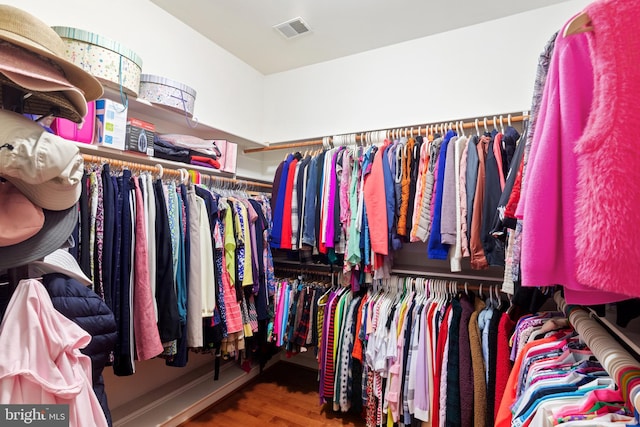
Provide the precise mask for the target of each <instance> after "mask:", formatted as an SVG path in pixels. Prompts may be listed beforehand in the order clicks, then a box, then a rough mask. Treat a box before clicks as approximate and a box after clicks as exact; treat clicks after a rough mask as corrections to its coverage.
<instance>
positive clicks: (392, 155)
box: [270, 119, 523, 290]
mask: <svg viewBox="0 0 640 427" xmlns="http://www.w3.org/2000/svg"><path fill="white" fill-rule="evenodd" d="M494 122H495V123H496V129H493V130H489V129H488V128H486V126H485V132H484V133H481V132H480V129H479V128H478V126H477V124H478V122H477V121H476V129H477V131H476V133H475V134H472V135H466V134H465V133H464V126H459V125H456V126H455V127H454V126H452V125H450V126H449V128H448V129H447V128H446V127H441V128H440V130H437V129H435V130H434V129H433V128H430V130H429V131H427V136H426V137H423V136H417V137H413V136H408V135H406V134H405V135H404V136H398V135H396V138H395V139H394V138H386V136H387V135H382V136H381V138H382V139H376V136H375V135H377V134H376V133H374V136H373V137H372V138H373V139H372V140H371V141H369V142H371V144H365V145H364V146H361V145H348V146H347V143H348V142H350V141H346V139H344V140H343V139H339V138H338V137H334V144H335V145H336V146H334V147H333V148H331V147H330V146H325V148H324V149H323V150H320V151H316V152H314V153H309V152H307V153H304V154H303V153H300V152H297V153H291V154H289V155H288V156H287V157H286V159H285V160H283V161H282V162H281V163H280V164H279V166H278V168H277V169H276V172H275V177H274V181H273V190H272V199H271V200H272V209H273V212H274V223H273V229H272V234H271V241H270V243H271V246H272V247H273V248H278V249H283V250H292V251H298V253H299V256H300V258H301V260H302V261H303V262H304V261H308V260H310V259H311V258H312V257H313V256H314V255H324V256H326V258H327V259H328V261H329V262H331V263H337V264H338V265H344V272H345V273H348V274H352V278H351V281H352V285H353V286H354V290H357V288H358V287H359V286H360V285H362V284H363V283H371V281H372V280H373V279H379V278H388V277H389V276H390V270H391V266H392V264H393V253H394V251H396V250H398V249H400V248H401V247H402V246H403V245H404V244H406V243H409V242H418V241H421V242H425V243H427V250H426V254H425V255H426V256H427V257H428V258H430V259H439V260H447V259H448V260H449V262H450V265H451V270H452V271H454V272H459V271H461V269H462V266H461V260H462V258H463V257H469V258H470V263H471V267H472V268H474V269H485V268H487V267H488V266H489V265H492V266H504V265H505V256H506V251H505V244H506V242H507V241H508V236H509V234H508V231H509V229H510V228H509V227H513V228H514V227H515V219H514V218H515V217H514V216H513V210H514V207H513V204H514V203H515V202H516V201H517V196H518V194H513V195H512V192H511V190H512V188H513V184H514V182H515V179H516V176H517V171H518V168H519V167H520V162H521V158H522V151H523V147H521V148H517V147H520V146H519V145H518V141H520V139H521V135H520V133H519V132H518V131H517V130H516V129H515V128H514V127H512V126H510V123H509V124H508V125H507V126H504V125H503V124H502V120H501V121H500V126H498V125H497V123H498V120H497V119H494ZM485 123H486V121H485ZM498 128H499V129H498ZM419 133H421V132H420V131H419ZM512 196H513V197H512ZM510 203H511V204H510ZM508 274H511V272H509V273H508Z"/></svg>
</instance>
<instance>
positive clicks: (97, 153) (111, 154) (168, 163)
mask: <svg viewBox="0 0 640 427" xmlns="http://www.w3.org/2000/svg"><path fill="white" fill-rule="evenodd" d="M75 144H76V145H77V146H78V148H79V150H80V153H82V155H83V157H84V160H85V162H86V163H91V162H96V163H100V162H101V161H102V160H105V159H106V160H116V161H120V162H123V163H125V164H127V163H128V164H129V165H127V166H129V167H136V165H144V166H146V167H149V168H157V166H158V165H160V166H162V167H163V168H165V169H168V170H178V169H187V170H195V171H198V172H200V173H201V174H203V175H207V176H210V177H211V179H213V180H214V181H215V180H217V179H219V180H221V181H225V182H232V183H240V184H247V185H248V186H254V187H261V188H271V183H270V182H266V181H258V180H255V179H243V178H242V177H238V176H237V175H236V174H232V173H230V172H222V171H220V170H218V169H212V168H205V167H203V166H197V165H190V164H186V163H180V162H174V161H172V160H165V159H159V158H157V157H150V156H147V155H145V154H142V153H135V152H130V151H122V150H116V149H114V148H110V147H102V146H98V145H92V144H83V143H81V142H76V143H75ZM94 158H95V159H94ZM145 169H146V168H145Z"/></svg>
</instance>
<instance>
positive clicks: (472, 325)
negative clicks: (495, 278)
mask: <svg viewBox="0 0 640 427" xmlns="http://www.w3.org/2000/svg"><path fill="white" fill-rule="evenodd" d="M279 286H281V288H279V289H282V291H283V292H284V293H285V297H284V298H280V299H278V300H277V302H276V311H279V310H281V309H282V310H283V311H286V312H288V313H289V317H288V322H283V324H286V325H287V326H286V327H284V328H282V329H281V330H282V331H284V332H283V333H284V334H285V336H284V337H283V341H284V345H285V346H287V345H289V346H290V347H287V349H292V350H293V352H296V351H299V350H300V349H301V348H302V347H305V350H308V347H309V346H313V345H317V347H316V357H317V361H318V367H319V393H320V399H321V403H326V404H328V405H329V406H330V407H332V408H333V410H335V411H337V412H347V411H355V412H356V413H360V414H362V415H363V417H364V418H365V420H366V425H367V426H381V425H393V424H394V423H398V425H412V423H417V422H420V421H425V422H428V421H430V422H432V423H433V425H438V423H440V424H441V425H445V424H446V425H462V426H467V425H469V426H471V425H477V426H485V425H486V426H490V425H493V421H494V412H495V409H496V407H497V406H496V402H497V404H499V402H500V399H501V398H502V392H503V390H504V387H503V384H502V382H501V381H500V379H505V380H506V377H508V375H509V371H510V361H509V350H508V349H509V336H510V335H511V333H512V331H513V328H514V325H515V321H516V320H517V318H518V317H517V316H518V313H519V312H520V311H519V310H520V309H519V308H514V307H511V306H509V304H507V303H506V302H505V301H503V298H501V297H500V294H499V292H498V286H497V285H496V286H485V287H484V289H483V288H482V287H480V289H479V292H474V291H472V290H471V289H469V288H468V287H467V286H465V285H462V284H457V283H454V282H446V281H442V280H428V279H425V278H400V277H398V276H392V277H391V278H390V279H385V280H376V281H374V285H373V286H371V287H369V288H368V289H367V290H365V289H362V290H360V291H358V292H353V291H352V290H351V289H350V288H349V287H348V286H347V287H345V286H341V285H338V284H334V285H333V286H331V287H329V288H326V287H324V288H323V287H321V288H317V289H315V291H316V292H315V293H314V292H313V290H311V291H309V290H310V289H312V288H310V287H309V286H303V285H302V284H301V283H300V282H298V281H281V282H280V283H279ZM476 289H477V290H478V288H477V287H476ZM307 293H310V294H311V295H312V296H307ZM287 296H289V299H288V300H287V299H286V298H287ZM281 300H283V301H284V302H278V301H281ZM301 301H303V302H301ZM308 302H310V303H311V305H310V306H309V305H308ZM313 304H315V305H316V307H314V306H313ZM300 306H302V309H300V308H299V307H300ZM510 307H511V308H510ZM300 310H301V311H300ZM299 311H300V312H301V313H303V314H302V315H298V312H299ZM305 313H308V316H309V318H310V319H311V321H310V322H309V321H307V320H306V318H307V317H306V314H305ZM314 314H315V316H314ZM276 318H277V316H276ZM292 319H293V322H292ZM300 331H302V332H303V333H302V334H298V332H300ZM305 332H306V335H305ZM287 334H288V335H287ZM305 336H306V337H307V341H304V339H305ZM309 336H311V337H312V338H311V340H309ZM290 337H293V338H292V339H291V338H290ZM316 337H317V341H316ZM298 340H299V341H298ZM302 342H304V345H302V344H301V343H302ZM297 346H300V347H297ZM388 423H390V424H388Z"/></svg>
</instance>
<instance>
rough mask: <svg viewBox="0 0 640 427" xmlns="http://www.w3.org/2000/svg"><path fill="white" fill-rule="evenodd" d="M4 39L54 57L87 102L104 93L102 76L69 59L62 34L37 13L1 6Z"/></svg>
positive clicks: (55, 62)
mask: <svg viewBox="0 0 640 427" xmlns="http://www.w3.org/2000/svg"><path fill="white" fill-rule="evenodd" d="M0 40H5V41H7V42H10V43H12V44H14V45H17V46H20V47H23V48H25V49H27V50H29V51H31V52H33V53H37V54H38V55H40V56H42V57H44V58H47V59H49V60H51V61H52V62H53V63H54V64H56V65H57V66H58V67H60V69H61V70H62V72H63V73H64V77H65V78H66V80H68V81H69V83H71V84H72V85H73V86H75V87H76V88H78V89H80V90H81V91H82V92H83V94H84V97H85V98H86V100H87V101H93V100H95V99H98V98H100V97H101V96H102V94H103V93H104V89H103V87H102V84H101V83H100V82H99V81H98V79H96V78H95V77H94V76H93V75H91V74H90V73H88V72H87V71H85V70H84V69H82V68H81V67H79V66H77V65H75V64H74V63H72V62H71V61H69V60H68V59H67V57H66V54H65V44H64V42H63V41H62V39H61V38H60V36H59V35H58V34H57V33H56V32H55V31H54V30H53V29H51V28H50V27H49V26H48V25H47V24H45V23H44V22H42V21H41V20H40V19H38V18H36V17H35V16H33V15H31V14H29V13H27V12H25V11H23V10H21V9H18V8H16V7H13V6H10V5H6V4H2V5H0Z"/></svg>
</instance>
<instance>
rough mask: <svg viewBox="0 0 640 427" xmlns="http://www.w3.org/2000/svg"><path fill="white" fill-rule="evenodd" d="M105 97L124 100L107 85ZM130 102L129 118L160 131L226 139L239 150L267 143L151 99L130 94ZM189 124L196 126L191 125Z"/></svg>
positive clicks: (116, 100)
mask: <svg viewBox="0 0 640 427" xmlns="http://www.w3.org/2000/svg"><path fill="white" fill-rule="evenodd" d="M104 98H108V99H111V100H113V101H115V102H120V103H121V102H122V101H121V99H120V93H119V92H118V91H116V90H113V89H110V88H106V87H105V88H104ZM128 104H129V111H128V114H127V116H128V117H129V118H131V117H135V118H137V119H140V120H144V121H146V122H149V123H153V124H154V125H155V126H156V129H157V130H158V133H178V134H184V135H193V136H197V137H199V138H202V139H226V140H228V141H231V142H235V143H236V144H238V152H241V150H244V149H248V148H259V147H264V146H265V144H261V143H259V142H256V141H252V140H250V139H246V138H243V137H240V136H238V135H235V134H232V133H229V132H226V131H224V130H221V129H217V128H216V127H214V126H211V125H208V124H206V123H203V122H202V121H201V120H199V121H198V123H197V125H196V123H195V122H194V121H193V120H191V119H188V118H187V117H186V115H185V114H182V113H179V112H177V111H175V110H172V109H170V108H168V107H164V106H161V105H158V104H152V103H150V102H149V101H146V100H143V99H140V98H134V97H132V96H129V97H128ZM189 124H191V126H195V127H190V126H189Z"/></svg>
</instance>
